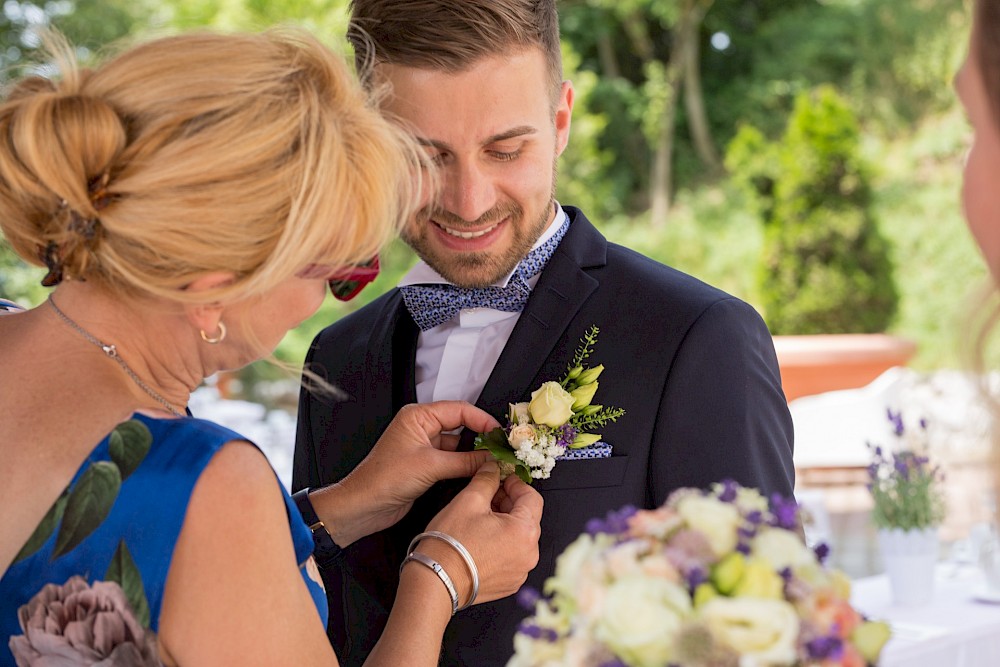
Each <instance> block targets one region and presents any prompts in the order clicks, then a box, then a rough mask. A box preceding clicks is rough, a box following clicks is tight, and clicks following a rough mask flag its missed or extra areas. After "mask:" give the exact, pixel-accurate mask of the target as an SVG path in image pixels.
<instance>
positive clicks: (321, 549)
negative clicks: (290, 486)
mask: <svg viewBox="0 0 1000 667" xmlns="http://www.w3.org/2000/svg"><path fill="white" fill-rule="evenodd" d="M309 491H310V489H308V488H305V489H302V490H301V491H296V492H295V493H293V494H292V500H294V501H295V506H296V507H298V508H299V514H301V515H302V518H303V519H304V520H305V522H306V525H307V526H309V531H310V532H311V533H312V538H313V556H315V557H316V564H317V565H319V566H320V567H321V568H325V567H330V566H332V565H334V564H335V563H336V562H337V561H339V560H340V559H341V558H342V557H343V555H344V550H343V549H341V548H340V547H339V546H337V543H336V542H334V541H333V537H332V536H331V535H330V531H329V530H327V528H326V525H325V524H324V523H323V522H322V521H320V518H319V516H318V515H317V514H316V510H315V509H313V505H312V501H311V500H309Z"/></svg>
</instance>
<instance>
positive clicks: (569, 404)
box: [475, 326, 625, 484]
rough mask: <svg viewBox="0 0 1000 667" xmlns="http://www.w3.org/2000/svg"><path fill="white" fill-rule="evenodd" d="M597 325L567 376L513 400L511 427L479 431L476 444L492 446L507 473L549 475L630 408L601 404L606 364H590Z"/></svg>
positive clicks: (583, 341)
mask: <svg viewBox="0 0 1000 667" xmlns="http://www.w3.org/2000/svg"><path fill="white" fill-rule="evenodd" d="M599 332H600V330H599V329H598V328H597V327H596V326H593V327H591V328H590V330H589V331H588V332H587V333H586V334H585V335H584V337H583V338H582V339H581V340H580V347H578V348H577V350H576V354H574V355H573V360H572V361H570V363H569V364H568V365H567V367H566V374H565V376H564V377H563V378H562V379H561V380H558V381H555V380H554V381H550V382H545V383H543V384H542V386H541V387H539V388H538V389H536V390H535V391H533V392H531V400H530V401H526V402H523V403H511V404H510V411H509V413H508V424H507V426H506V428H495V429H493V430H492V431H490V432H489V433H481V434H479V435H478V436H476V443H475V448H476V449H488V450H489V451H490V452H491V453H492V454H493V456H494V458H496V459H497V461H499V462H500V472H501V476H502V477H506V476H507V475H509V474H511V473H515V474H517V476H518V477H520V478H521V479H523V480H524V481H525V482H527V483H528V484H531V481H532V480H533V479H547V478H548V477H549V475H550V474H551V473H552V468H554V467H555V465H556V461H557V460H558V459H559V458H560V457H562V456H563V455H564V454H566V450H567V449H582V448H584V447H591V446H593V445H595V444H596V443H598V442H600V440H601V436H600V434H597V433H590V432H589V431H590V430H592V429H595V428H602V427H604V426H606V425H607V424H608V422H614V421H616V420H617V419H618V418H619V417H621V416H622V415H624V414H625V410H623V409H621V408H616V407H611V406H603V405H596V404H594V403H593V400H594V395H595V394H596V393H597V386H598V382H597V378H598V377H599V376H600V375H601V373H602V372H603V371H604V365H603V364H601V365H599V366H594V367H593V368H590V367H587V366H584V362H585V361H586V360H587V359H588V358H589V357H590V354H591V352H592V351H593V347H594V345H595V344H596V343H597V334H598V333H599Z"/></svg>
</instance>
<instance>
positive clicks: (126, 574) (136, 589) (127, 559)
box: [104, 540, 149, 628]
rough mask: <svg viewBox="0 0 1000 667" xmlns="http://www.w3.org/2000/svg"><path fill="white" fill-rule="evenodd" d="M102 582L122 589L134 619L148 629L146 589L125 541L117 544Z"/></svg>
mask: <svg viewBox="0 0 1000 667" xmlns="http://www.w3.org/2000/svg"><path fill="white" fill-rule="evenodd" d="M104 580H105V581H113V582H115V583H117V584H118V585H119V586H121V587H122V591H123V592H124V593H125V599H127V600H128V603H129V605H131V606H132V611H134V612H135V617H136V619H138V621H139V622H140V623H142V627H144V628H149V601H148V600H147V599H146V588H145V586H143V584H142V575H141V574H139V568H138V567H136V564H135V560H133V559H132V554H131V553H129V550H128V546H126V545H125V540H121V541H120V542H118V548H117V549H115V555H114V556H112V557H111V564H110V565H108V571H107V572H106V573H105V574H104Z"/></svg>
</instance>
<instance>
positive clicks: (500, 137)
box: [484, 125, 538, 145]
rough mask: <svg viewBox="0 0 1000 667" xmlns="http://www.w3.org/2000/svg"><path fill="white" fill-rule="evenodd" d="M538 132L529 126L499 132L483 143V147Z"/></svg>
mask: <svg viewBox="0 0 1000 667" xmlns="http://www.w3.org/2000/svg"><path fill="white" fill-rule="evenodd" d="M537 132H538V130H536V129H535V128H533V127H532V126H530V125H521V126H520V127H514V128H511V129H509V130H507V131H506V132H501V133H500V134H494V135H493V136H492V137H490V138H489V139H487V140H486V141H485V142H484V145H488V144H495V143H497V142H498V141H506V140H507V139H514V138H516V137H523V136H525V135H527V134H535V133H537Z"/></svg>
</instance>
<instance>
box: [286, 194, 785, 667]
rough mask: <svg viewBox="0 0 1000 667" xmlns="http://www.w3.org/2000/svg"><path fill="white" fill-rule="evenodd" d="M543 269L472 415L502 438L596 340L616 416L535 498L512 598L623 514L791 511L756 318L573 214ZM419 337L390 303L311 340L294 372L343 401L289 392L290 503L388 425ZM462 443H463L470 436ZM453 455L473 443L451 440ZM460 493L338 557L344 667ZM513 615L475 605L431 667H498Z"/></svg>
mask: <svg viewBox="0 0 1000 667" xmlns="http://www.w3.org/2000/svg"><path fill="white" fill-rule="evenodd" d="M565 209H566V212H567V214H568V215H569V217H570V219H571V221H572V222H571V224H570V228H569V230H568V232H567V233H566V237H565V238H564V239H563V241H562V242H561V243H560V245H559V247H558V248H557V250H556V252H555V254H554V255H553V256H552V259H551V260H550V261H549V263H548V264H547V265H546V267H545V270H544V271H543V272H542V274H541V277H540V279H539V281H538V284H537V285H536V287H535V289H534V290H533V292H532V294H531V297H530V298H529V299H528V303H527V305H526V307H525V310H524V311H523V313H522V314H521V317H520V319H519V320H518V322H517V325H516V326H515V327H514V330H513V332H512V334H511V336H510V339H509V341H508V343H507V345H506V347H505V348H504V351H503V353H502V354H501V356H500V358H499V360H498V361H497V364H496V367H495V368H494V369H493V373H492V375H491V376H490V379H489V381H488V382H487V383H486V386H485V388H484V389H483V392H482V394H481V396H480V397H479V400H478V401H477V405H478V406H479V407H481V408H483V409H485V410H486V411H488V412H490V413H492V414H493V415H494V416H495V417H496V418H497V419H498V420H500V421H501V422H503V420H504V419H505V417H506V414H507V405H508V403H513V402H517V401H523V400H527V399H528V397H529V395H530V392H531V391H532V390H533V389H536V388H537V387H538V386H539V385H540V384H541V383H542V382H544V381H547V380H555V379H558V378H559V377H561V376H562V374H563V373H564V372H565V370H566V364H567V363H568V361H569V360H570V359H571V357H572V354H573V352H574V350H575V349H576V347H577V345H578V343H579V340H580V337H581V336H582V335H583V334H584V332H586V331H587V329H588V328H590V327H591V326H592V325H597V326H598V327H600V330H601V331H600V336H599V339H598V342H597V345H596V347H595V349H594V353H593V356H592V357H591V362H592V363H594V364H597V363H601V364H604V366H605V370H604V373H603V374H602V375H601V378H600V389H599V390H598V402H600V403H603V404H609V405H615V406H618V407H622V408H624V409H625V410H626V414H625V416H624V417H622V418H620V419H619V420H618V421H617V423H614V424H610V425H609V426H608V427H607V428H604V429H602V430H601V433H602V435H603V438H604V440H605V441H606V442H608V443H610V444H611V445H612V446H613V448H614V449H613V455H612V457H611V458H607V459H594V460H581V461H563V462H560V463H559V464H557V466H556V468H555V470H554V471H553V474H552V477H551V478H550V479H547V480H541V481H539V482H536V484H535V486H536V488H537V489H538V490H539V492H541V494H542V495H543V497H544V499H545V509H544V513H543V517H542V535H541V544H540V560H539V564H538V567H537V568H535V570H534V571H533V572H532V573H531V575H530V576H529V578H528V584H529V585H532V586H534V587H536V588H538V589H541V587H542V583H543V582H544V580H545V578H546V577H548V576H550V575H551V574H552V573H553V571H554V567H555V559H556V556H557V555H558V554H559V553H560V552H561V551H562V550H563V549H564V548H565V547H566V545H568V544H569V543H570V542H571V541H572V540H573V539H575V537H576V536H577V535H578V534H579V533H580V532H581V531H582V530H583V529H584V525H585V523H586V522H587V520H588V519H590V518H592V517H603V516H604V515H605V514H606V513H607V512H608V511H609V510H612V509H618V508H619V507H621V506H623V505H626V504H632V505H635V506H637V507H647V508H648V507H655V506H657V505H659V504H662V503H663V501H664V500H665V499H666V497H667V495H668V494H669V493H670V492H671V491H673V490H674V489H677V488H678V487H682V486H693V487H701V488H705V487H708V486H710V485H711V484H712V483H714V482H718V481H720V480H722V479H726V478H731V479H734V480H736V481H738V482H740V483H741V484H743V485H746V486H754V487H758V488H760V489H761V490H762V491H763V492H764V493H765V494H770V493H772V492H778V493H781V494H783V495H785V496H791V493H792V487H793V484H794V471H793V467H792V423H791V418H790V416H789V413H788V407H787V405H786V402H785V398H784V395H783V394H782V391H781V381H780V377H779V373H778V364H777V360H776V358H775V354H774V346H773V344H772V341H771V336H770V334H769V332H768V330H767V327H766V326H765V324H764V322H763V320H762V319H761V318H760V316H759V315H758V314H757V312H756V311H755V310H754V309H753V308H752V307H750V306H749V305H747V304H746V303H744V302H743V301H740V300H739V299H736V298H734V297H732V296H729V295H727V294H725V293H723V292H721V291H719V290H717V289H715V288H713V287H710V286H708V285H706V284H704V283H702V282H700V281H698V280H696V279H694V278H692V277H690V276H688V275H685V274H683V273H681V272H679V271H676V270H674V269H671V268H669V267H667V266H664V265H662V264H659V263H657V262H654V261H653V260H651V259H649V258H647V257H644V256H642V255H640V254H638V253H636V252H634V251H632V250H629V249H627V248H624V247H622V246H618V245H615V244H613V243H608V242H607V240H606V239H605V238H604V237H603V236H602V235H601V234H600V232H598V231H597V229H595V228H594V227H593V225H591V223H590V222H589V221H588V220H587V219H586V217H584V215H583V214H582V213H581V212H580V211H579V210H577V209H574V208H572V207H565ZM417 334H418V330H417V327H416V325H415V324H414V323H413V320H412V319H411V318H410V316H409V313H407V311H406V308H405V306H404V305H403V299H402V296H401V295H400V293H399V291H398V290H393V291H391V292H389V293H387V294H385V295H383V296H382V297H380V298H379V299H377V300H376V301H374V302H373V303H371V304H369V305H368V306H366V307H364V308H362V309H361V310H359V311H357V312H355V313H353V314H351V315H349V316H347V317H345V318H343V319H342V320H340V321H338V322H336V323H334V324H332V325H331V326H329V327H328V328H326V329H325V330H323V331H322V332H321V333H320V334H319V335H318V336H317V337H316V340H315V341H314V342H313V345H312V348H311V350H310V352H309V356H308V358H307V364H308V365H309V367H310V368H312V369H313V370H314V371H317V372H318V373H320V374H321V375H323V376H325V377H326V378H327V379H328V380H330V381H331V382H333V383H335V384H336V385H338V386H339V387H341V388H342V389H343V390H344V391H345V392H346V393H347V394H348V399H347V400H345V401H343V402H334V401H331V400H326V399H323V398H320V397H316V396H313V395H312V394H310V393H309V392H308V391H303V393H302V397H301V402H300V407H299V427H298V435H297V440H296V448H295V462H294V474H293V480H292V486H293V487H294V489H295V490H297V489H300V488H303V487H307V486H308V487H318V486H322V485H325V484H329V483H331V482H335V481H337V480H339V479H341V478H342V477H344V476H345V475H346V474H347V473H348V472H350V471H351V470H352V469H353V468H354V467H355V466H356V465H357V464H358V463H359V462H360V461H361V460H362V459H363V458H364V456H365V455H366V454H367V453H368V451H369V449H370V447H371V445H372V444H373V443H374V442H375V440H376V439H377V437H378V436H379V435H380V434H381V433H382V431H383V430H384V429H385V427H386V426H387V424H388V423H389V421H390V419H391V417H392V416H393V415H394V414H395V412H396V411H397V410H398V409H399V408H400V407H401V406H403V405H405V404H406V403H409V402H414V401H415V389H414V378H413V363H414V355H415V351H416V339H417ZM468 435H469V434H467V436H468ZM464 442H465V444H466V446H468V445H469V444H470V443H471V437H465V438H464ZM464 484H465V481H464V480H463V481H455V482H446V483H441V484H438V485H436V486H435V487H434V488H432V489H431V490H430V491H429V492H428V493H427V494H426V495H425V496H424V497H423V498H421V499H420V500H419V501H418V502H417V503H416V504H415V505H414V507H413V509H412V510H411V511H410V513H409V514H408V515H407V517H405V518H404V519H403V520H402V521H400V523H399V524H397V525H396V526H394V527H393V528H391V529H389V530H386V531H383V532H382V533H378V534H376V535H372V536H369V537H367V538H365V539H363V540H360V541H359V542H357V543H356V544H353V545H351V546H350V547H349V548H348V549H347V550H346V554H347V556H346V559H345V563H344V565H343V567H342V568H340V569H336V570H333V571H329V572H324V577H325V579H326V582H327V595H328V598H329V600H330V626H329V635H330V638H331V641H332V643H333V645H334V648H335V649H336V651H337V655H338V657H339V658H340V660H341V663H342V664H345V665H357V664H361V662H363V660H364V658H365V656H366V655H367V653H368V652H369V651H370V650H371V648H372V646H374V643H375V641H376V640H377V639H378V636H379V635H380V634H381V632H382V629H383V627H384V625H385V621H386V617H387V614H388V611H389V609H390V608H391V605H392V601H393V597H394V595H395V591H396V585H397V583H398V567H399V563H400V561H401V560H402V558H403V556H404V555H405V554H404V551H405V549H406V546H407V544H408V543H409V540H410V539H411V538H412V536H413V535H415V534H416V533H417V532H420V531H421V530H423V529H424V527H425V526H426V525H427V522H428V521H429V520H430V518H431V517H433V516H434V514H435V513H436V512H437V510H439V509H440V508H441V507H442V506H443V505H444V504H445V503H446V502H447V500H448V499H449V498H451V497H452V496H453V495H454V493H456V492H457V490H458V489H460V488H462V486H463V485H464ZM527 613H528V612H527V611H526V610H523V609H520V608H519V607H518V606H517V605H516V602H515V600H514V599H513V598H506V599H504V600H498V601H495V602H491V603H486V604H482V605H476V606H474V607H472V608H470V609H468V610H466V611H464V612H461V613H459V614H458V615H456V616H455V618H453V619H452V621H451V623H450V624H449V626H448V630H447V633H446V635H445V638H444V644H443V647H442V663H443V664H446V665H477V666H481V665H503V664H505V663H506V661H507V659H508V658H509V657H510V655H511V654H512V653H513V635H514V632H515V630H516V629H517V626H518V624H519V622H520V621H521V620H522V619H523V618H524V617H525V616H526V615H527Z"/></svg>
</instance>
